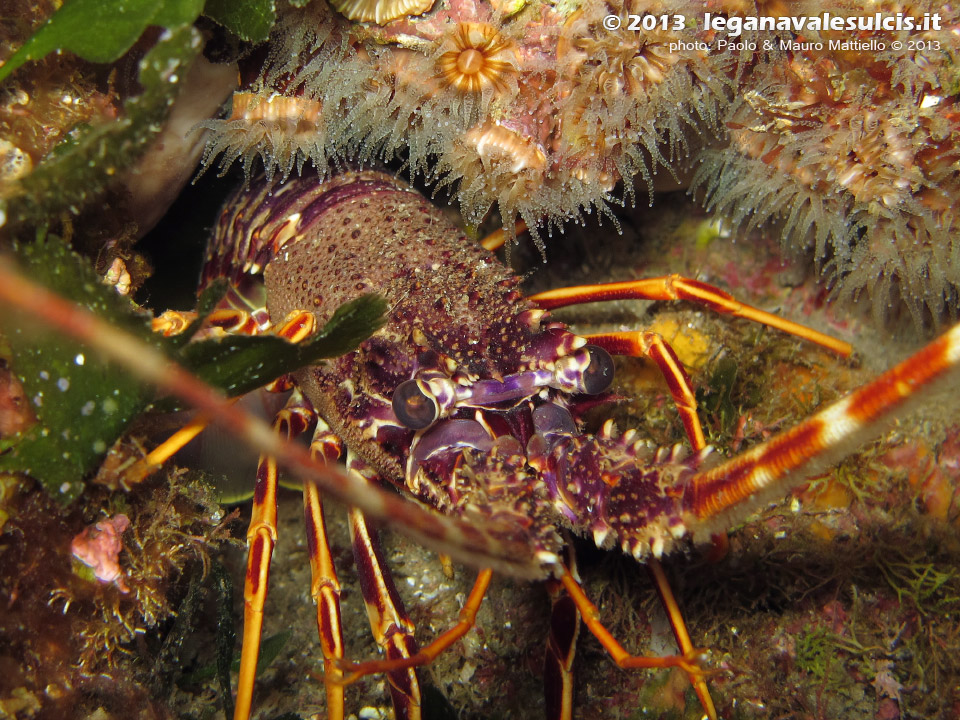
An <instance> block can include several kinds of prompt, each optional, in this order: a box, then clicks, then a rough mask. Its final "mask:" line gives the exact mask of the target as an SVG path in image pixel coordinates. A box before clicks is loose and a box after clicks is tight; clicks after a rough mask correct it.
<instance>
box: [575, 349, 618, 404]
mask: <svg viewBox="0 0 960 720" xmlns="http://www.w3.org/2000/svg"><path fill="white" fill-rule="evenodd" d="M585 349H586V351H587V353H588V355H589V356H590V360H589V362H588V363H587V366H586V367H585V368H584V369H583V376H582V378H581V380H580V383H581V385H582V387H583V392H585V393H586V394H587V395H599V394H600V393H602V392H604V391H606V390H608V389H609V388H610V386H611V385H612V384H613V358H612V357H610V353H608V352H607V351H606V350H604V349H603V348H602V347H598V346H597V345H587V346H586V348H585Z"/></svg>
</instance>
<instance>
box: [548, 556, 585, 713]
mask: <svg viewBox="0 0 960 720" xmlns="http://www.w3.org/2000/svg"><path fill="white" fill-rule="evenodd" d="M566 554H567V558H566V562H567V571H568V572H569V573H570V574H571V575H572V576H573V578H574V580H576V581H577V582H580V576H579V575H578V574H577V564H576V555H575V554H574V551H573V546H572V545H570V544H568V545H567V546H566ZM547 592H548V593H549V594H550V604H551V610H550V635H549V636H548V637H547V651H546V653H545V654H544V658H543V685H544V692H545V700H546V711H547V713H546V715H547V720H571V718H572V717H573V660H574V658H575V657H576V654H577V638H578V637H579V635H580V612H579V611H578V610H577V606H576V604H575V603H574V602H573V599H572V598H571V597H570V595H569V594H567V593H566V592H565V591H564V589H563V585H562V584H561V583H560V582H558V581H557V580H553V579H551V580H548V581H547Z"/></svg>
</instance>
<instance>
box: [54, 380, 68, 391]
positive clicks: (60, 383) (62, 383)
mask: <svg viewBox="0 0 960 720" xmlns="http://www.w3.org/2000/svg"><path fill="white" fill-rule="evenodd" d="M57 387H58V388H60V392H66V391H67V390H69V389H70V380H69V378H60V379H59V380H57Z"/></svg>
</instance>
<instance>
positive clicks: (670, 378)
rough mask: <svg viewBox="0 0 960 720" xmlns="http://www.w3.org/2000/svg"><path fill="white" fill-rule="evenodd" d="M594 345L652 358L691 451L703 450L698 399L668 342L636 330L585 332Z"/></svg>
mask: <svg viewBox="0 0 960 720" xmlns="http://www.w3.org/2000/svg"><path fill="white" fill-rule="evenodd" d="M584 337H585V338H586V339H587V340H589V341H590V342H591V343H593V344H594V345H599V346H600V347H602V348H603V349H604V350H606V351H607V352H610V353H612V354H614V355H631V356H634V357H648V358H650V359H651V360H653V361H654V362H655V363H656V364H657V367H659V368H660V372H661V373H662V374H663V377H664V379H665V380H666V381H667V386H668V387H669V388H670V394H671V395H672V396H673V402H674V405H676V406H677V412H679V413H680V419H681V421H682V422H683V427H684V429H686V431H687V437H688V438H689V439H690V444H691V445H692V446H693V449H694V450H702V449H703V448H704V447H706V444H707V441H706V439H705V438H704V436H703V427H702V426H701V425H700V418H699V417H697V399H696V396H695V395H694V394H693V388H692V387H691V385H690V378H689V377H688V376H687V371H686V370H684V369H683V363H681V362H680V358H678V357H677V354H676V353H675V352H674V350H673V348H672V347H670V344H669V343H668V342H667V341H666V340H664V339H663V338H662V337H661V336H660V335H659V334H658V333H655V332H646V331H642V330H641V331H636V332H619V333H597V334H595V335H585V336H584Z"/></svg>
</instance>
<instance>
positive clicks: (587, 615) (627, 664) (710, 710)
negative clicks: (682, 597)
mask: <svg viewBox="0 0 960 720" xmlns="http://www.w3.org/2000/svg"><path fill="white" fill-rule="evenodd" d="M557 574H558V578H557V579H558V580H559V581H560V582H561V583H562V584H563V587H564V588H565V589H566V591H567V592H568V593H569V595H570V598H571V599H572V600H573V602H574V604H575V605H576V607H577V609H578V610H579V611H580V614H581V615H582V616H583V622H584V623H585V624H586V626H587V628H588V629H589V630H590V632H592V633H593V635H594V637H596V638H597V640H599V641H600V644H601V645H603V648H604V649H605V650H606V651H607V652H608V653H609V654H610V657H612V658H613V661H614V662H615V663H616V664H617V665H618V666H619V667H621V668H624V669H640V668H669V667H678V668H680V669H681V670H683V671H684V672H685V673H687V676H688V677H689V678H690V682H691V683H692V684H693V686H694V688H697V685H698V684H700V683H703V670H702V669H701V668H700V667H699V666H698V665H697V658H698V656H700V655H701V654H702V653H703V651H701V650H697V649H696V648H694V647H693V646H692V645H690V637H689V635H687V633H686V627H685V626H684V625H683V621H682V620H681V621H680V627H681V628H682V633H683V634H684V635H686V643H683V644H687V645H690V647H689V648H688V649H685V648H683V647H681V650H682V651H683V654H682V655H667V656H664V657H646V656H644V655H631V654H630V653H628V652H627V651H626V650H625V649H624V647H623V646H622V645H621V644H620V643H619V642H617V640H616V639H615V638H614V637H613V635H611V634H610V631H609V630H607V629H606V628H605V627H604V626H603V623H602V622H601V621H600V611H599V610H597V606H596V605H594V604H593V603H592V602H590V599H589V598H588V597H587V595H586V593H584V592H583V588H581V587H580V583H579V582H577V580H576V579H575V578H574V577H573V575H571V574H570V572H569V571H568V570H567V569H566V568H565V567H560V568H559V569H558V570H557ZM666 599H670V600H673V594H672V593H671V592H670V590H669V587H667V596H666V597H665V600H666ZM673 607H674V608H675V607H676V602H675V601H674V602H673ZM668 610H669V606H668ZM671 621H672V618H671ZM674 633H675V634H676V635H677V638H678V640H679V639H680V637H681V636H680V633H679V632H678V630H677V625H674ZM703 692H704V695H705V697H704V696H701V698H700V701H701V703H702V704H703V709H704V711H705V712H706V713H707V717H709V718H710V720H717V711H716V709H715V708H714V706H713V701H712V700H711V699H710V694H709V693H708V692H707V691H706V686H705V685H704V687H703ZM697 695H698V696H699V695H700V690H699V689H698V690H697Z"/></svg>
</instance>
